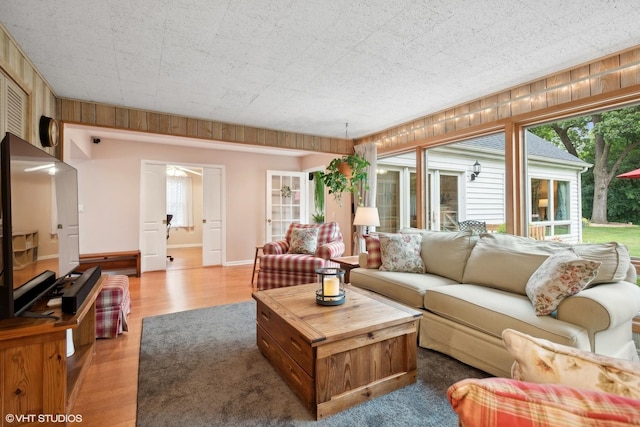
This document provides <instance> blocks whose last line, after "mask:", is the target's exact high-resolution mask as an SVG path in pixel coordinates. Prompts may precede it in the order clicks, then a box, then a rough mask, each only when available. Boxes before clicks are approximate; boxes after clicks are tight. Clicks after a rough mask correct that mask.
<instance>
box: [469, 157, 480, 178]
mask: <svg viewBox="0 0 640 427" xmlns="http://www.w3.org/2000/svg"><path fill="white" fill-rule="evenodd" d="M481 171H482V166H481V165H480V162H478V161H477V160H476V162H475V163H474V164H473V172H472V173H471V181H475V180H476V177H477V176H478V175H480V172H481Z"/></svg>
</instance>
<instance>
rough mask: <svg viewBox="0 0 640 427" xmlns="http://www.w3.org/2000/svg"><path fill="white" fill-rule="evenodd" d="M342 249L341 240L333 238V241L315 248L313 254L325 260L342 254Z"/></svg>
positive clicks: (342, 243)
mask: <svg viewBox="0 0 640 427" xmlns="http://www.w3.org/2000/svg"><path fill="white" fill-rule="evenodd" d="M344 250H345V247H344V242H343V241H342V240H334V241H333V242H329V243H325V244H324V245H321V246H319V247H318V249H317V250H316V253H315V256H317V257H318V258H322V259H325V260H327V259H330V258H336V257H340V256H342V255H343V254H344Z"/></svg>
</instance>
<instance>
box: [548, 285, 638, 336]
mask: <svg viewBox="0 0 640 427" xmlns="http://www.w3.org/2000/svg"><path fill="white" fill-rule="evenodd" d="M638 312H640V287H638V286H637V285H635V284H633V283H629V282H616V283H607V284H602V285H597V286H594V287H592V288H588V289H585V290H583V291H580V292H578V293H577V294H575V295H573V296H571V297H569V298H565V299H564V300H563V301H562V302H561V303H560V305H559V306H558V315H557V317H558V320H563V321H565V322H569V323H573V324H575V325H579V326H582V327H583V328H585V329H587V330H588V331H589V335H590V336H592V334H593V333H595V332H598V331H603V330H605V329H613V328H615V327H616V326H618V325H621V324H623V323H625V322H630V321H631V319H633V317H634V316H636V315H637V314H638Z"/></svg>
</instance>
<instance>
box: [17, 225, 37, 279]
mask: <svg viewBox="0 0 640 427" xmlns="http://www.w3.org/2000/svg"><path fill="white" fill-rule="evenodd" d="M37 259H38V231H37V230H36V231H29V232H15V233H13V269H14V270H21V269H23V268H25V267H26V266H27V265H29V264H31V263H32V262H35V261H36V260H37Z"/></svg>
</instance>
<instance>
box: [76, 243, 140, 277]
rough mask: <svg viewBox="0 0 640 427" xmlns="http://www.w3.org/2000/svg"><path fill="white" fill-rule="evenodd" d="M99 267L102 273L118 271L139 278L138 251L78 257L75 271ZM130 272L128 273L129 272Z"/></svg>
mask: <svg viewBox="0 0 640 427" xmlns="http://www.w3.org/2000/svg"><path fill="white" fill-rule="evenodd" d="M96 265H99V266H100V268H101V269H102V271H104V272H107V271H119V272H122V273H123V274H125V273H126V274H127V275H129V276H131V275H133V274H135V275H136V277H140V251H139V250H135V251H122V252H104V253H98V254H84V255H80V265H79V266H78V268H77V269H76V270H77V271H80V272H82V271H85V270H87V269H89V268H91V267H94V266H96ZM129 271H130V272H129Z"/></svg>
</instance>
